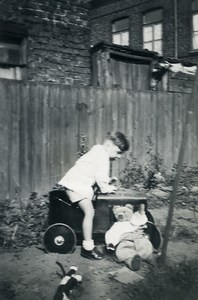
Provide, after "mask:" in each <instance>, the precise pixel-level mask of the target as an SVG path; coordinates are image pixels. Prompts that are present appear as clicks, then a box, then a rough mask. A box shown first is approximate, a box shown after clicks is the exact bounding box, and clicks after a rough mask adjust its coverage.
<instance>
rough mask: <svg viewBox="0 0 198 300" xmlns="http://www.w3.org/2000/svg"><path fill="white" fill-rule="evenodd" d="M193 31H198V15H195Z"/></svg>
mask: <svg viewBox="0 0 198 300" xmlns="http://www.w3.org/2000/svg"><path fill="white" fill-rule="evenodd" d="M193 31H198V14H196V15H193Z"/></svg>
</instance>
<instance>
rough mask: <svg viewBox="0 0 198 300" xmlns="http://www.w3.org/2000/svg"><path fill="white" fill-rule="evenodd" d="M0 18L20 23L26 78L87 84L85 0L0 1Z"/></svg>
mask: <svg viewBox="0 0 198 300" xmlns="http://www.w3.org/2000/svg"><path fill="white" fill-rule="evenodd" d="M0 8H1V9H0V21H6V22H7V21H9V22H12V23H18V24H24V26H25V27H26V28H27V31H28V37H27V79H28V80H33V81H47V82H56V83H65V84H82V85H89V84H90V76H91V74H90V72H91V71H90V70H91V62H90V53H89V48H90V23H89V11H90V6H89V0H60V1H57V0H49V1H45V0H29V1H23V0H18V1H14V0H0Z"/></svg>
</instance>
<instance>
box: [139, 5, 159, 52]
mask: <svg viewBox="0 0 198 300" xmlns="http://www.w3.org/2000/svg"><path fill="white" fill-rule="evenodd" d="M143 48H144V49H148V50H151V51H156V52H158V53H159V54H161V55H162V10H161V9H157V10H154V11H150V12H147V13H145V14H144V15H143Z"/></svg>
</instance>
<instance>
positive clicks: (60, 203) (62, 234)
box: [44, 189, 161, 254]
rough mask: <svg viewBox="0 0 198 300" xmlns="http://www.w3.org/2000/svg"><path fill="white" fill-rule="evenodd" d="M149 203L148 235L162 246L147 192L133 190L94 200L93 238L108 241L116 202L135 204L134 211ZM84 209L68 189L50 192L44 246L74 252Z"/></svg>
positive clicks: (49, 249) (158, 246)
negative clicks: (76, 202) (106, 236)
mask: <svg viewBox="0 0 198 300" xmlns="http://www.w3.org/2000/svg"><path fill="white" fill-rule="evenodd" d="M142 203H143V204H145V211H146V215H147V218H148V222H147V227H146V228H145V232H146V234H148V235H149V237H150V240H151V242H152V244H153V247H154V249H155V250H156V251H158V250H159V249H160V246H161V234H160V232H159V230H158V229H157V227H156V226H155V222H154V218H153V216H152V214H151V213H150V212H149V210H148V204H147V198H146V196H145V194H144V193H141V192H137V191H132V190H120V191H117V192H116V193H115V194H98V195H96V197H95V200H94V201H93V205H94V207H95V217H94V223H93V239H94V240H95V242H96V243H104V236H105V232H106V231H107V230H108V229H109V228H110V227H111V225H112V224H113V222H114V221H115V219H114V215H113V212H112V207H113V205H125V204H132V205H133V206H134V211H135V210H138V207H139V205H140V204H142ZM82 220H83V212H82V211H81V209H80V208H79V207H78V205H77V204H72V203H71V201H70V199H69V197H68V196H67V193H66V192H65V189H54V190H52V191H51V192H50V193H49V215H48V223H49V227H48V228H47V230H46V232H45V234H44V246H45V249H46V250H47V251H48V252H55V253H61V254H65V253H72V252H73V251H74V250H75V248H76V245H77V244H79V243H81V241H82V229H81V227H82Z"/></svg>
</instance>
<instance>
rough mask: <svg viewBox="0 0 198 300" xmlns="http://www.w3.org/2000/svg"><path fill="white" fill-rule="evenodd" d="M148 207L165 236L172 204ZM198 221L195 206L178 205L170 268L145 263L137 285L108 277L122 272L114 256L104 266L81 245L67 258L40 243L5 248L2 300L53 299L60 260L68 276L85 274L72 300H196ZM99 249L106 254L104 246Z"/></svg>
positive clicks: (1, 257)
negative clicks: (82, 252) (73, 269)
mask: <svg viewBox="0 0 198 300" xmlns="http://www.w3.org/2000/svg"><path fill="white" fill-rule="evenodd" d="M148 206H149V210H150V212H151V213H152V215H153V217H154V219H155V223H156V225H157V226H158V227H159V229H160V230H161V232H162V235H163V230H164V226H165V224H166V217H167V213H168V201H160V202H159V201H158V202H155V203H154V202H153V203H149V204H148ZM197 221H198V211H197V210H196V206H195V202H194V203H193V205H192V203H191V202H188V200H186V201H182V202H180V203H179V204H178V205H176V207H175V210H174V220H173V224H172V232H171V237H170V241H169V244H168V252H167V260H166V264H163V265H159V264H158V263H157V262H156V263H152V264H148V263H146V262H143V263H142V267H141V269H140V271H138V272H136V273H137V274H138V275H141V276H142V277H143V278H142V279H141V280H140V281H138V282H137V283H134V284H124V283H121V282H119V281H117V280H115V279H114V278H112V276H110V274H109V273H110V272H112V271H116V270H120V269H121V268H123V267H124V265H122V264H118V263H116V262H115V261H114V260H113V258H112V257H111V256H110V255H105V257H104V259H103V260H102V261H97V262H95V261H90V260H87V259H84V258H82V257H81V256H80V247H79V246H78V247H77V249H76V251H75V252H74V253H73V254H65V255H60V254H53V253H45V252H44V251H43V245H42V244H38V245H28V246H27V247H25V248H23V247H22V248H20V249H17V248H16V249H13V248H10V249H5V248H4V247H2V248H1V253H0V299H1V300H42V299H43V300H50V299H53V296H54V294H55V292H56V289H57V287H58V284H59V282H60V277H59V275H58V273H61V270H60V268H59V266H58V265H57V264H56V262H57V261H58V262H60V263H61V264H62V265H63V266H64V268H65V270H66V271H67V270H68V269H69V267H70V266H73V265H75V266H77V267H78V274H80V275H82V282H81V283H79V284H78V285H77V286H76V287H75V288H74V289H73V293H72V294H71V295H70V297H69V298H70V299H71V300H73V299H81V300H88V299H93V300H100V299H104V300H131V299H133V300H146V299H147V300H172V299H174V300H195V299H198V298H197V297H198V246H197V241H198V223H197ZM16 237H17V235H16ZM98 246H99V248H100V249H101V250H102V249H103V245H98ZM130 272H132V271H130Z"/></svg>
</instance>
